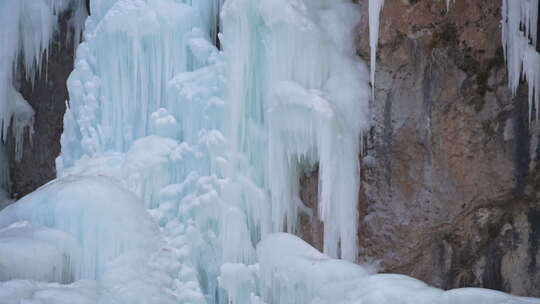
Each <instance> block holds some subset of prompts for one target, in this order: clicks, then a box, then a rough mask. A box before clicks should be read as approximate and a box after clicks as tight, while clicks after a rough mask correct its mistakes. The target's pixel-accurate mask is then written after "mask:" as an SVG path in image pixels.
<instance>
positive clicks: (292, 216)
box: [0, 0, 540, 304]
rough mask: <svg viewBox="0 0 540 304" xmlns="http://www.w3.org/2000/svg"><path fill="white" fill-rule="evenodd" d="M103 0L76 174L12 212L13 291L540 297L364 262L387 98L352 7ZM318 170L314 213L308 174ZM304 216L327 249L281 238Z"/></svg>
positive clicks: (143, 297)
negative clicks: (363, 232) (446, 283)
mask: <svg viewBox="0 0 540 304" xmlns="http://www.w3.org/2000/svg"><path fill="white" fill-rule="evenodd" d="M369 4H370V5H371V4H375V6H373V8H375V9H374V10H373V11H371V6H370V11H371V13H370V23H371V24H372V26H375V25H377V27H378V18H379V17H378V16H379V12H380V9H381V8H382V0H376V1H375V2H373V1H370V3H369ZM90 5H91V12H92V15H91V16H90V17H88V19H87V21H86V24H85V32H84V42H82V43H81V45H80V46H79V47H78V50H77V54H76V62H75V69H74V71H73V73H72V74H71V76H70V78H69V80H68V89H69V93H70V101H69V109H68V111H67V112H66V114H65V116H64V133H63V135H62V139H61V144H62V153H61V155H60V157H59V158H58V159H57V168H58V173H59V177H58V179H56V180H55V181H53V182H51V183H49V184H47V185H45V186H43V187H42V188H40V189H38V190H37V191H36V192H34V193H32V194H31V195H29V196H27V197H25V198H23V199H22V200H20V201H18V202H17V203H15V204H13V205H10V206H8V207H7V208H5V209H4V210H2V211H0V281H3V282H2V283H0V299H2V300H3V301H4V302H6V303H9V304H12V303H13V304H19V303H29V302H31V303H37V304H48V303H70V304H82V303H84V304H86V303H99V304H109V303H111V304H112V303H120V304H123V303H129V304H138V303H141V304H143V303H144V304H149V303H156V304H157V303H159V304H163V303H164V304H168V303H170V304H173V303H190V304H199V303H200V304H202V303H210V304H215V303H231V304H233V303H234V304H248V303H251V304H264V303H267V304H270V303H274V304H280V303H284V304H285V303H287V304H289V303H291V304H292V303H297V304H304V303H306V304H307V303H313V304H330V303H332V304H335V303H343V304H345V303H362V304H385V303H388V304H390V303H411V304H412V303H415V304H416V303H441V304H446V303H463V304H468V303H471V304H472V303H474V304H477V303H490V304H492V303H501V304H502V303H540V301H539V300H535V299H527V298H518V297H512V296H510V295H508V294H504V293H499V292H494V291H489V290H483V289H458V290H454V291H448V292H444V291H442V290H439V289H435V288H431V287H429V286H427V285H425V284H424V283H422V282H419V281H417V280H414V279H412V278H409V277H406V276H399V275H373V274H370V272H369V271H368V269H369V268H368V267H362V266H359V265H355V264H353V263H351V262H350V261H354V260H356V257H357V255H358V250H357V243H358V242H357V239H356V234H357V229H358V223H357V217H358V215H357V210H356V200H357V195H358V193H357V191H358V188H359V182H360V181H359V170H360V168H359V164H358V154H359V152H360V138H361V134H362V132H363V131H364V130H366V129H367V128H368V126H369V119H368V118H369V111H368V109H369V107H368V104H369V98H370V93H371V92H370V88H369V78H370V76H369V71H368V69H367V67H366V65H365V63H364V62H362V61H361V60H360V59H359V58H357V57H356V56H355V55H354V54H355V51H354V47H353V45H352V43H351V41H353V39H351V36H352V35H353V32H352V31H353V28H354V26H355V25H356V24H357V23H358V22H359V19H358V18H359V16H360V12H359V6H358V5H356V4H353V3H352V1H349V0H227V1H222V0H199V1H192V0H92V1H91V2H90ZM218 16H221V18H219V17H218ZM376 20H377V21H376ZM375 21H376V22H375ZM218 32H220V33H219V35H218ZM376 34H377V32H376V31H373V32H371V37H370V43H371V45H372V47H375V48H376V42H377V38H376V37H373V35H376ZM218 37H219V44H218V43H217V42H218ZM216 45H221V46H222V47H223V49H222V50H219V49H218V48H217V47H216ZM372 75H374V74H372ZM317 166H318V170H319V180H320V181H319V195H318V197H319V202H318V203H319V204H318V205H319V208H320V209H319V210H317V211H316V212H314V211H313V210H311V209H309V208H307V207H306V206H305V205H304V202H302V201H301V199H300V196H299V187H300V186H299V179H300V177H301V176H302V175H303V174H305V173H309V172H310V171H312V170H315V168H316V167H317ZM302 213H304V214H307V215H308V216H310V217H316V216H319V217H320V218H321V220H322V221H323V222H324V254H323V253H320V252H318V251H317V250H316V249H314V248H312V247H311V246H309V245H308V244H306V243H305V242H303V241H302V240H300V239H299V238H297V237H294V236H293V235H292V234H287V233H279V232H291V233H294V232H297V229H298V227H297V226H298V217H299V215H300V214H302ZM33 252H39V253H40V254H39V255H35V254H32V253H33ZM336 258H342V259H336Z"/></svg>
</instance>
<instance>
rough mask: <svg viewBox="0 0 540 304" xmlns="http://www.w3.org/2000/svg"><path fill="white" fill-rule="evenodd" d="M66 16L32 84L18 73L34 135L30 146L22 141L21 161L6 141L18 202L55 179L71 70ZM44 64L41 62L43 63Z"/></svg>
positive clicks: (72, 48) (12, 146)
mask: <svg viewBox="0 0 540 304" xmlns="http://www.w3.org/2000/svg"><path fill="white" fill-rule="evenodd" d="M69 17H70V13H66V14H63V15H62V16H61V18H60V26H59V32H58V33H57V35H56V37H55V39H54V41H53V43H52V46H51V48H50V54H49V57H48V59H47V61H46V63H44V64H43V70H42V72H41V73H40V74H38V75H37V76H36V78H35V80H34V82H33V83H32V82H30V81H26V80H25V79H26V77H25V75H24V68H23V67H21V68H20V69H19V75H17V76H18V79H20V80H21V81H20V84H19V91H20V92H21V94H22V95H23V97H24V99H26V101H28V103H29V104H30V105H31V106H32V108H33V109H34V111H35V123H34V129H35V133H34V134H33V136H32V140H31V142H30V141H29V139H28V136H26V138H25V143H24V152H23V156H22V159H21V161H16V160H15V157H14V151H15V141H14V139H13V138H9V139H8V143H7V145H8V149H9V151H10V179H11V193H12V196H13V197H14V198H20V197H22V196H24V195H26V194H28V193H30V192H32V191H33V190H35V189H36V188H38V187H39V186H41V185H43V184H45V183H46V182H48V181H50V180H52V179H53V178H55V177H56V170H55V159H56V157H57V156H58V154H59V153H60V136H61V134H62V131H63V117H64V112H65V110H66V101H67V100H68V92H67V87H66V81H67V78H68V76H69V74H70V73H71V71H72V70H73V55H74V49H75V47H74V46H73V39H68V37H70V36H71V35H70V33H69V30H68V21H69ZM44 60H45V59H44Z"/></svg>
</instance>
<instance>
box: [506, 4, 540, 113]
mask: <svg viewBox="0 0 540 304" xmlns="http://www.w3.org/2000/svg"><path fill="white" fill-rule="evenodd" d="M501 12H502V21H501V23H502V43H503V47H504V54H505V58H506V64H507V68H508V81H509V85H510V88H511V89H512V92H513V93H514V94H515V93H516V91H517V89H518V87H519V83H520V81H521V79H525V80H526V81H527V84H528V86H529V120H531V119H532V113H533V111H534V112H536V119H538V116H539V115H540V112H539V108H538V106H539V103H540V91H539V90H540V54H539V53H538V51H537V50H536V45H537V39H538V0H519V1H510V0H503V1H502V9H501Z"/></svg>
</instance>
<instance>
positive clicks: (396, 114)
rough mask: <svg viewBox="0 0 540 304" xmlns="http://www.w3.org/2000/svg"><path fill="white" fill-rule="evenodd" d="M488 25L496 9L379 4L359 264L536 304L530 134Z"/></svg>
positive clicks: (475, 4) (538, 279) (536, 211)
mask: <svg viewBox="0 0 540 304" xmlns="http://www.w3.org/2000/svg"><path fill="white" fill-rule="evenodd" d="M360 2H362V1H360ZM364 2H365V5H364V7H363V9H362V10H363V14H364V18H363V22H364V24H362V25H360V26H359V27H358V33H357V37H358V41H357V46H358V53H359V55H360V56H361V57H363V58H364V59H366V60H367V61H369V60H368V59H369V55H370V54H369V46H368V43H369V42H368V40H367V39H366V38H365V37H368V36H367V35H368V34H367V20H368V18H367V1H364ZM500 22H501V1H498V0H497V1H494V0H456V1H455V4H453V5H451V8H450V10H447V9H446V2H445V1H443V0H439V1H437V0H414V1H413V0H389V1H386V3H385V7H384V10H383V12H382V16H381V28H380V45H379V50H378V53H377V73H376V96H375V100H374V101H373V103H372V112H373V127H372V129H371V130H370V132H369V134H366V147H365V150H364V155H362V163H363V165H362V168H363V171H362V179H363V186H362V189H361V191H360V192H361V193H360V202H359V204H360V208H359V209H360V228H359V239H360V247H361V255H362V256H367V257H371V258H374V259H376V260H380V261H381V267H382V271H383V272H397V273H404V274H407V275H411V276H413V277H416V278H419V279H422V280H424V281H426V282H428V283H430V284H433V285H435V286H438V287H442V288H454V287H463V286H481V287H487V288H493V289H499V290H504V291H508V292H511V293H515V294H518V295H527V296H540V288H538V286H540V253H539V251H538V249H539V245H540V203H539V202H538V196H539V194H540V188H539V187H538V177H539V174H538V173H539V172H540V171H538V164H537V160H538V157H537V154H538V153H537V152H538V151H540V146H539V145H538V142H539V141H538V132H536V122H534V121H533V122H531V123H530V124H529V122H528V104H527V97H526V94H527V87H526V85H522V86H521V88H520V89H519V92H518V94H517V96H515V97H514V96H512V94H511V91H510V90H509V89H508V85H507V74H506V66H505V61H504V55H503V48H502V43H501V32H500V31H501V28H500Z"/></svg>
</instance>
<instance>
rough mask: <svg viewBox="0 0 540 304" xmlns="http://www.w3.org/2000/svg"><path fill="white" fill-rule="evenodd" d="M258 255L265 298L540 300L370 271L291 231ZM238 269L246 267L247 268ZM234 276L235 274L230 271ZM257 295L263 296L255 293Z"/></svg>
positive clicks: (445, 303)
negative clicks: (439, 285)
mask: <svg viewBox="0 0 540 304" xmlns="http://www.w3.org/2000/svg"><path fill="white" fill-rule="evenodd" d="M257 256H258V259H259V273H258V275H259V276H260V278H259V279H260V283H259V288H260V298H261V300H262V302H259V303H272V304H286V303H306V304H307V303H312V304H339V303H343V304H345V303H355V304H419V303H425V304H428V303H430V304H503V303H504V304H521V303H523V304H525V303H540V299H533V298H524V297H515V296H512V295H509V294H506V293H503V292H499V291H494V290H488V289H482V288H459V289H453V290H449V291H444V290H441V289H437V288H434V287H431V286H428V285H427V284H425V283H423V282H421V281H419V280H416V279H414V278H411V277H408V276H404V275H399V274H370V271H369V268H366V267H363V266H360V265H356V264H353V263H350V262H347V261H344V260H335V259H331V258H329V257H328V256H326V255H324V254H322V253H320V252H318V251H317V250H316V249H315V248H313V247H311V246H310V245H309V244H307V243H305V242H304V241H302V240H301V239H299V238H298V237H296V236H293V235H290V234H271V235H268V236H267V237H266V238H265V239H263V240H262V241H261V242H260V243H259V245H258V246H257ZM222 270H223V269H222ZM228 270H229V272H230V271H232V270H234V268H232V267H230V268H229V269H228ZM238 271H239V272H245V269H238ZM228 277H229V278H231V277H232V276H231V274H230V273H228ZM237 278H240V279H243V278H245V275H241V274H240V273H239V274H238V275H237ZM230 285H231V284H230V282H229V286H230ZM237 286H245V285H242V284H238V285H237ZM229 293H230V291H229ZM237 294H239V291H237ZM245 296H247V295H245ZM251 298H258V297H256V296H254V295H252V296H251ZM233 303H235V302H234V301H233Z"/></svg>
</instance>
